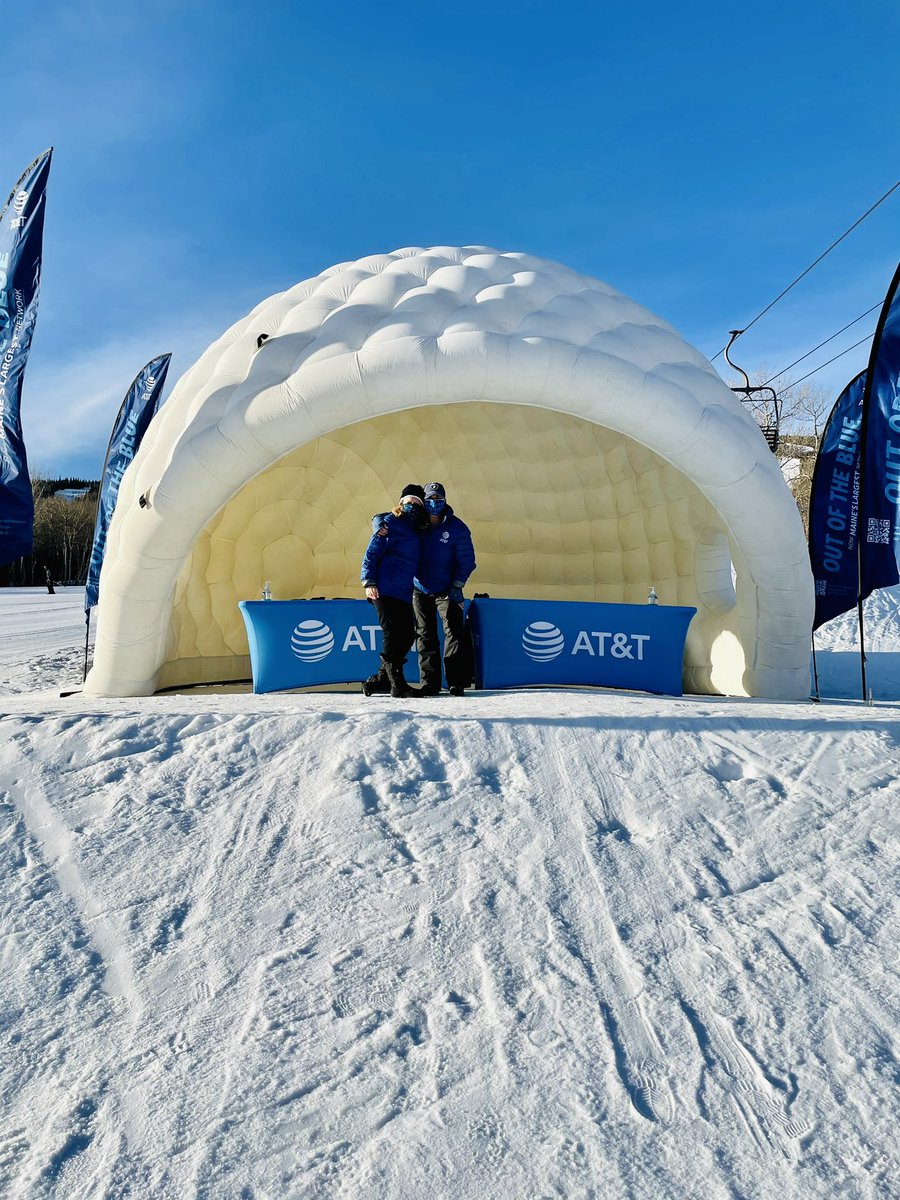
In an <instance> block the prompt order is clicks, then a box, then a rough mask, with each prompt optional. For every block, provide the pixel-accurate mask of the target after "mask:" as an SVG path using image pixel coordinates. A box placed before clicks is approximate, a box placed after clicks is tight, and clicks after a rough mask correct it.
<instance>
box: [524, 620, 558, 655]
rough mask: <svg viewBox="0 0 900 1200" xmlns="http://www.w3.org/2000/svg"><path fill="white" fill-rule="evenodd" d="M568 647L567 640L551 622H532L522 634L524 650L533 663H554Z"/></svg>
mask: <svg viewBox="0 0 900 1200" xmlns="http://www.w3.org/2000/svg"><path fill="white" fill-rule="evenodd" d="M565 647H566V639H565V638H564V637H563V635H562V633H560V631H559V630H558V629H557V628H556V626H555V625H554V624H553V623H552V622H551V621H532V622H531V624H530V625H528V626H526V628H525V632H524V633H523V634H522V649H523V650H524V651H525V653H526V654H527V655H528V657H529V658H530V659H531V660H532V661H533V662H552V661H553V660H554V658H559V656H560V654H562V652H563V650H564V649H565Z"/></svg>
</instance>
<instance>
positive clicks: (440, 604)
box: [413, 589, 472, 688]
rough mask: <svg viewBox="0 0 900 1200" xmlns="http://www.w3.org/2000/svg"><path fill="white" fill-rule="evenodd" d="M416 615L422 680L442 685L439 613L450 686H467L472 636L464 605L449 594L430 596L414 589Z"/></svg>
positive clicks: (417, 643)
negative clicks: (467, 624)
mask: <svg viewBox="0 0 900 1200" xmlns="http://www.w3.org/2000/svg"><path fill="white" fill-rule="evenodd" d="M413 610H414V612H415V615H416V648H417V649H418V651H419V676H420V678H421V680H422V683H423V684H424V685H425V686H426V687H427V686H428V685H431V686H433V687H434V686H436V687H438V688H439V687H440V686H441V644H440V642H439V641H438V624H437V623H438V616H440V618H441V624H442V625H443V626H444V672H445V673H446V676H447V687H448V688H450V687H461V688H466V687H468V686H469V685H470V684H471V682H472V665H471V656H470V652H469V639H468V635H467V633H466V626H465V619H464V617H463V606H462V605H461V604H458V603H457V602H456V601H455V600H451V599H450V598H449V597H448V596H430V595H426V593H425V592H420V591H418V589H417V590H416V591H414V592H413Z"/></svg>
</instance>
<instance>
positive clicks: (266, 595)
mask: <svg viewBox="0 0 900 1200" xmlns="http://www.w3.org/2000/svg"><path fill="white" fill-rule="evenodd" d="M262 598H263V600H271V599H272V589H271V588H270V587H269V581H268V579H267V580H266V582H265V585H264V586H263V593H262Z"/></svg>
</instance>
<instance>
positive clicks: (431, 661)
mask: <svg viewBox="0 0 900 1200" xmlns="http://www.w3.org/2000/svg"><path fill="white" fill-rule="evenodd" d="M425 511H426V512H427V514H428V518H429V522H430V528H429V529H428V530H426V532H425V534H424V535H423V537H422V558H421V561H420V564H419V572H418V574H417V575H416V578H415V580H414V581H413V584H414V588H413V612H414V613H415V619H416V646H417V649H418V652H419V673H420V675H421V678H422V687H421V689H420V690H421V694H422V695H423V696H436V695H437V694H438V693H439V692H440V690H441V650H440V642H439V641H438V626H437V619H438V615H439V614H440V618H441V624H442V625H443V627H444V672H445V673H446V676H447V690H448V691H449V692H450V694H451V696H461V695H462V694H463V692H464V691H465V689H466V688H467V687H468V686H469V684H470V683H471V682H472V668H471V657H470V652H469V646H468V639H467V637H466V632H465V624H464V620H463V591H462V590H463V587H464V586H465V583H466V580H467V579H468V578H469V576H470V575H471V574H472V572H473V571H474V570H475V549H474V547H473V545H472V534H471V533H470V532H469V527H468V525H466V524H465V523H464V522H463V521H461V520H460V519H459V517H457V516H456V514H455V513H454V511H453V509H452V508H451V507H450V505H449V504H448V503H447V493H446V491H445V489H444V485H443V484H442V483H426V484H425Z"/></svg>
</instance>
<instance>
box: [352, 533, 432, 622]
mask: <svg viewBox="0 0 900 1200" xmlns="http://www.w3.org/2000/svg"><path fill="white" fill-rule="evenodd" d="M376 520H377V522H378V524H377V526H376V524H375V522H376ZM372 525H373V528H381V526H385V527H386V528H387V536H380V535H378V534H375V533H373V534H372V539H371V541H370V542H369V544H368V546H367V547H366V553H365V556H364V557H363V562H362V570H361V571H360V573H359V577H360V579H361V580H362V582H363V586H364V587H372V586H374V587H377V588H378V591H379V593H380V594H381V595H382V596H393V597H394V598H395V599H397V600H405V601H406V603H407V604H412V592H413V579H414V578H415V575H416V572H417V571H418V570H419V561H420V558H421V553H422V533H421V530H420V529H419V523H418V517H416V516H413V517H407V516H400V517H398V516H396V514H394V513H392V512H391V513H382V514H379V516H378V517H377V518H373V520H372Z"/></svg>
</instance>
